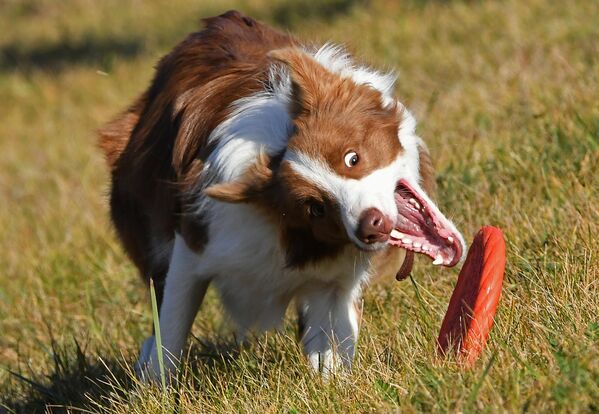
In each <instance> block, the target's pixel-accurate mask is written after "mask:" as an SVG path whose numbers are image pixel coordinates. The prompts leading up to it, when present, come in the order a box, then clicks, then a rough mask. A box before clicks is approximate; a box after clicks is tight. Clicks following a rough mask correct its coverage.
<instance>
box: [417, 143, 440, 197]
mask: <svg viewBox="0 0 599 414" xmlns="http://www.w3.org/2000/svg"><path fill="white" fill-rule="evenodd" d="M418 164H419V166H418V170H419V172H420V178H421V184H422V188H424V191H426V194H427V195H428V196H429V197H431V198H434V197H435V191H436V182H435V167H434V166H433V162H432V160H431V154H430V153H429V152H428V147H427V146H426V144H425V143H424V141H422V140H420V142H418Z"/></svg>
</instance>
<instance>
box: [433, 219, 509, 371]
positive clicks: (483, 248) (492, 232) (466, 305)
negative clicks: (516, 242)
mask: <svg viewBox="0 0 599 414" xmlns="http://www.w3.org/2000/svg"><path fill="white" fill-rule="evenodd" d="M504 271H505V241H504V239H503V234H502V232H501V230H499V229H498V228H497V227H491V226H484V227H483V228H481V229H480V231H479V232H478V233H477V234H476V236H475V237H474V240H473V241H472V245H471V246H470V250H469V251H468V256H467V257H466V262H465V263H464V266H463V267H462V270H461V271H460V275H459V276H458V282H457V284H456V287H455V289H454V291H453V294H452V295H451V299H450V300H449V306H448V308H447V312H446V313H445V318H443V324H442V325H441V331H440V333H439V338H438V339H437V344H438V350H439V352H440V353H441V354H442V355H445V354H446V353H448V352H449V351H454V352H456V353H457V354H458V355H459V358H460V360H461V361H462V362H463V363H464V364H465V365H472V364H473V363H474V362H475V361H476V359H477V358H478V357H479V355H480V354H481V352H482V350H483V348H484V346H485V344H486V342H487V338H488V337H489V331H490V330H491V327H492V326H493V317H494V316H495V311H496V309H497V303H498V302H499V297H500V296H501V286H502V284H503V274H504Z"/></svg>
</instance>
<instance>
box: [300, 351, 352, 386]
mask: <svg viewBox="0 0 599 414" xmlns="http://www.w3.org/2000/svg"><path fill="white" fill-rule="evenodd" d="M308 362H309V364H310V367H311V368H312V369H313V370H314V372H317V373H320V375H322V376H323V378H325V379H327V378H328V377H329V376H331V375H336V374H340V373H343V372H345V371H346V370H347V369H349V366H346V364H344V363H343V361H342V359H341V358H340V357H339V355H338V354H337V353H336V352H333V351H332V350H330V349H327V350H326V351H324V352H311V353H310V354H308Z"/></svg>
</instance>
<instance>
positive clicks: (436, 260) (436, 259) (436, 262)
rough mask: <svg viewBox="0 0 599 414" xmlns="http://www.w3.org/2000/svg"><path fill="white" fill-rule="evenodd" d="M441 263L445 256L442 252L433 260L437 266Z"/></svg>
mask: <svg viewBox="0 0 599 414" xmlns="http://www.w3.org/2000/svg"><path fill="white" fill-rule="evenodd" d="M441 263H443V257H441V255H440V254H438V255H437V257H435V260H434V261H433V264H434V265H435V266H437V265H440V264H441Z"/></svg>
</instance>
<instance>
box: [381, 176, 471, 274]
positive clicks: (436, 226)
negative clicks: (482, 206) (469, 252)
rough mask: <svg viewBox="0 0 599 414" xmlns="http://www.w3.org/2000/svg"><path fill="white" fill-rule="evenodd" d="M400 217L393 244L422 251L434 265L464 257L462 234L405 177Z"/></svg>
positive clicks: (397, 196) (399, 185)
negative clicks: (461, 241)
mask: <svg viewBox="0 0 599 414" xmlns="http://www.w3.org/2000/svg"><path fill="white" fill-rule="evenodd" d="M395 202H396V203H397V209H398V212H399V214H398V217H397V224H396V225H395V228H394V229H393V230H392V231H391V234H390V238H389V242H388V243H389V244H391V245H393V246H398V247H403V248H404V249H406V250H409V251H412V252H416V253H422V254H425V255H427V256H429V257H430V258H431V259H433V264H434V265H444V266H449V267H451V266H455V265H456V264H457V263H458V262H459V261H460V258H461V257H462V245H461V243H460V236H459V235H458V234H457V233H456V232H455V230H453V226H452V225H451V224H450V223H449V221H448V220H447V219H446V218H445V217H443V215H441V214H440V213H439V212H438V210H437V209H436V208H433V207H432V206H431V205H430V204H429V203H428V202H427V201H426V200H425V199H424V198H423V197H421V196H420V195H419V194H418V192H416V191H415V190H414V189H413V188H412V187H411V186H410V185H409V184H408V183H407V182H406V181H405V180H403V179H402V180H400V181H399V182H398V183H397V187H396V189H395Z"/></svg>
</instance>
